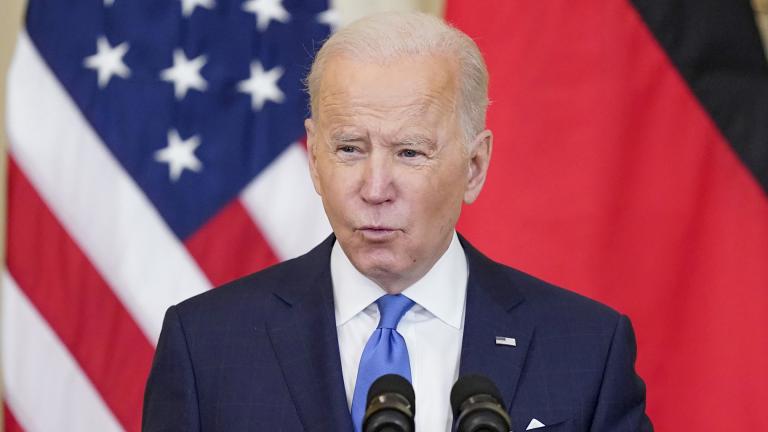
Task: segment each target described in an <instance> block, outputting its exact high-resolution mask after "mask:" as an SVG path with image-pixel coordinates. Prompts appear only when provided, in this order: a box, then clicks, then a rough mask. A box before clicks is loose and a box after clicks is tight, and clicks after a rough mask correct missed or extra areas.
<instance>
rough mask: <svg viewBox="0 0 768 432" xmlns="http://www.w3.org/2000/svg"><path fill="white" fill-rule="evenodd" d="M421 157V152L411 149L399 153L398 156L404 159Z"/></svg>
mask: <svg viewBox="0 0 768 432" xmlns="http://www.w3.org/2000/svg"><path fill="white" fill-rule="evenodd" d="M419 155H421V152H418V151H416V150H413V149H405V150H402V151H400V156H403V157H405V158H415V157H416V156H419Z"/></svg>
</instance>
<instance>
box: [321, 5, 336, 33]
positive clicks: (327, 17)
mask: <svg viewBox="0 0 768 432" xmlns="http://www.w3.org/2000/svg"><path fill="white" fill-rule="evenodd" d="M317 22H319V23H320V24H325V25H327V26H328V27H330V28H331V31H332V32H335V31H336V29H337V28H339V24H340V23H341V16H340V15H339V12H338V11H337V10H336V9H333V8H331V9H328V10H326V11H325V12H321V13H319V14H317Z"/></svg>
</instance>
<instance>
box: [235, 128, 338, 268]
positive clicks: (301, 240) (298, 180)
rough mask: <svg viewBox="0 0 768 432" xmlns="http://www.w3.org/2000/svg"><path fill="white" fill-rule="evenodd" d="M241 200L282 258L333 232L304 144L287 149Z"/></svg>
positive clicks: (249, 187)
mask: <svg viewBox="0 0 768 432" xmlns="http://www.w3.org/2000/svg"><path fill="white" fill-rule="evenodd" d="M240 199H241V202H242V203H243V206H244V207H245V209H246V210H247V211H248V213H249V214H250V216H251V217H252V218H253V219H254V222H255V223H256V225H257V226H258V227H259V228H260V229H261V232H262V234H263V235H264V237H265V238H266V239H267V241H268V242H269V244H270V245H271V246H272V248H273V249H274V251H275V254H276V255H277V257H278V258H279V259H281V260H286V259H290V258H295V257H297V256H299V255H301V254H303V253H305V252H307V251H308V250H309V249H311V248H312V247H313V246H315V245H316V244H317V243H319V242H321V241H322V240H323V239H324V238H325V237H327V236H328V234H330V233H331V226H330V224H329V223H328V219H327V218H326V217H325V212H324V211H323V204H322V202H321V200H320V197H319V196H318V195H317V194H316V193H315V189H314V187H313V186H312V180H311V179H310V177H309V167H308V165H307V152H306V151H305V150H304V146H303V145H302V144H300V143H296V144H293V145H291V146H290V147H288V148H287V149H285V151H284V152H283V153H282V154H281V155H280V156H279V157H278V158H277V159H276V160H275V161H274V162H272V164H271V165H270V166H269V167H267V168H266V169H265V170H264V171H263V172H262V173H261V174H260V175H259V176H258V177H256V178H255V179H254V180H253V181H251V183H250V184H249V185H248V186H247V187H246V188H245V189H244V190H243V192H242V193H241V194H240Z"/></svg>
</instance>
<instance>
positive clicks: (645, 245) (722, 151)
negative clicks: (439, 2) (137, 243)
mask: <svg viewBox="0 0 768 432" xmlns="http://www.w3.org/2000/svg"><path fill="white" fill-rule="evenodd" d="M447 16H448V19H449V20H451V21H452V22H454V23H455V24H456V25H457V26H458V27H459V28H461V29H463V30H464V31H466V32H467V33H468V34H469V35H471V36H473V37H474V38H475V40H476V41H477V42H478V44H479V46H480V48H481V50H482V51H483V52H484V54H485V55H486V60H487V63H488V66H489V69H490V73H491V88H490V92H491V99H492V100H494V101H495V102H494V105H493V106H492V108H491V109H490V111H489V119H488V122H489V127H490V128H491V129H492V130H493V131H494V134H495V146H494V151H493V160H492V162H491V168H490V172H489V175H488V182H487V184H486V187H485V189H484V191H483V193H482V194H481V196H480V199H479V200H478V201H477V203H475V204H473V205H472V206H469V207H467V209H466V211H465V212H464V214H463V215H462V219H461V223H460V230H461V231H462V232H463V233H464V234H465V235H467V237H468V238H469V239H470V241H472V242H474V243H475V244H476V245H477V246H479V247H480V249H482V250H484V251H486V252H488V253H489V254H490V255H491V256H492V257H494V258H496V259H499V260H501V261H504V262H506V263H509V264H512V265H514V266H517V267H519V268H521V269H523V270H525V271H528V272H531V273H533V274H536V275H538V276H540V277H543V278H544V279H547V280H550V281H553V282H555V283H558V284H560V285H563V286H566V287H569V288H571V289H575V290H578V291H580V292H582V293H584V294H587V295H590V296H592V297H594V298H597V299H600V300H603V301H605V302H607V303H608V304H611V305H614V306H616V307H617V308H618V309H620V310H622V311H623V312H626V313H628V314H629V315H630V316H631V318H632V320H633V322H634V325H635V328H636V331H637V334H638V343H639V351H638V353H639V354H638V355H639V357H638V369H639V371H640V373H641V375H642V376H643V378H644V379H645V380H646V383H647V386H648V412H649V415H650V417H651V419H652V420H653V422H654V423H655V425H656V427H657V429H659V430H699V429H701V430H719V429H722V430H739V429H743V430H768V416H766V415H765V410H764V409H763V407H762V403H763V401H766V400H768V368H766V367H765V359H766V358H768V339H766V337H765V329H766V326H767V325H768V321H767V319H768V318H766V316H767V315H766V311H768V290H767V289H766V287H768V200H766V196H765V195H764V194H763V192H762V190H761V189H760V188H759V186H758V184H757V183H756V181H755V180H754V178H752V177H751V175H750V173H749V172H748V171H747V170H746V169H745V168H744V167H743V166H742V164H741V163H740V161H739V160H738V159H737V158H736V156H735V154H734V152H733V151H732V149H731V147H730V146H729V145H728V143H727V142H726V141H725V139H724V138H723V136H722V135H721V134H720V133H719V131H718V130H717V128H716V127H715V125H714V124H713V122H712V121H711V120H710V118H709V117H708V116H707V114H706V112H705V111H704V110H703V109H702V107H701V106H700V105H699V102H698V101H697V100H696V98H695V97H694V96H693V94H692V93H691V92H690V90H689V88H688V87H687V84H686V82H685V81H684V80H683V79H682V78H681V76H680V75H679V73H678V71H677V70H676V69H675V67H674V66H673V65H672V64H671V62H670V61H669V60H668V58H667V57H666V55H665V53H664V52H663V50H662V49H661V48H660V47H659V46H658V44H657V43H656V40H655V39H654V38H653V35H652V34H650V32H649V31H648V29H647V28H646V27H645V25H644V23H643V22H642V20H641V19H640V17H639V16H638V15H637V13H636V11H635V10H634V9H633V8H632V7H631V5H630V4H629V3H628V2H625V1H621V2H614V1H603V0H596V1H591V2H589V1H587V2H586V3H579V5H578V7H575V6H574V4H573V2H570V1H565V0H560V1H548V2H506V3H505V2H494V6H493V7H486V8H483V7H477V5H476V3H475V2H471V1H463V2H462V1H459V0H456V1H449V2H448V8H447ZM761 413H762V414H761Z"/></svg>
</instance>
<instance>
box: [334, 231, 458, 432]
mask: <svg viewBox="0 0 768 432" xmlns="http://www.w3.org/2000/svg"><path fill="white" fill-rule="evenodd" d="M468 274H469V270H468V268H467V260H466V256H465V255H464V250H463V249H462V247H461V244H460V243H459V238H458V236H457V235H456V233H455V232H454V234H453V239H452V241H451V244H450V246H448V249H447V250H446V251H445V253H444V254H443V256H442V257H440V259H439V260H438V261H437V262H436V263H435V265H434V266H433V267H432V268H431V269H430V270H429V272H427V274H426V275H424V277H422V278H421V279H420V280H419V281H418V282H416V283H414V284H413V285H411V286H410V287H408V288H407V289H406V290H404V291H403V295H405V296H407V297H408V298H410V299H411V300H413V301H414V302H415V303H416V304H415V305H414V306H413V307H412V308H411V309H410V310H409V311H408V312H406V314H405V315H404V316H403V318H402V319H401V320H400V323H399V324H398V326H397V331H398V332H399V333H400V334H401V335H402V336H403V338H404V339H405V343H406V344H407V345H408V357H409V359H410V363H411V378H412V382H413V388H414V391H415V393H416V430H419V431H441V430H444V431H450V430H451V424H452V414H451V405H450V398H449V396H450V392H451V387H452V386H453V383H454V382H456V379H457V378H458V373H459V357H460V355H461V339H462V335H463V333H464V301H465V298H466V291H467V277H468ZM331 278H332V280H333V300H334V308H335V312H336V331H337V333H338V338H339V352H340V354H341V370H342V374H343V376H344V387H345V390H346V392H347V405H348V406H350V407H351V406H352V397H353V394H354V389H355V382H356V381H357V368H358V366H359V364H360V356H361V355H362V353H363V348H364V347H365V344H366V343H367V342H368V338H370V336H371V334H372V333H373V331H374V330H375V329H376V326H377V325H378V322H379V309H378V307H377V306H376V303H375V301H376V300H377V299H378V298H379V297H381V296H382V295H385V294H386V292H385V291H384V290H383V289H381V287H379V286H378V285H376V283H374V282H373V281H371V280H370V279H368V278H366V277H365V276H363V274H361V273H360V272H359V271H357V269H356V268H355V267H354V266H353V265H352V263H351V262H350V261H349V258H347V256H346V254H345V253H344V251H343V250H342V249H341V246H340V245H339V242H338V241H337V242H336V244H334V246H333V250H332V252H331Z"/></svg>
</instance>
